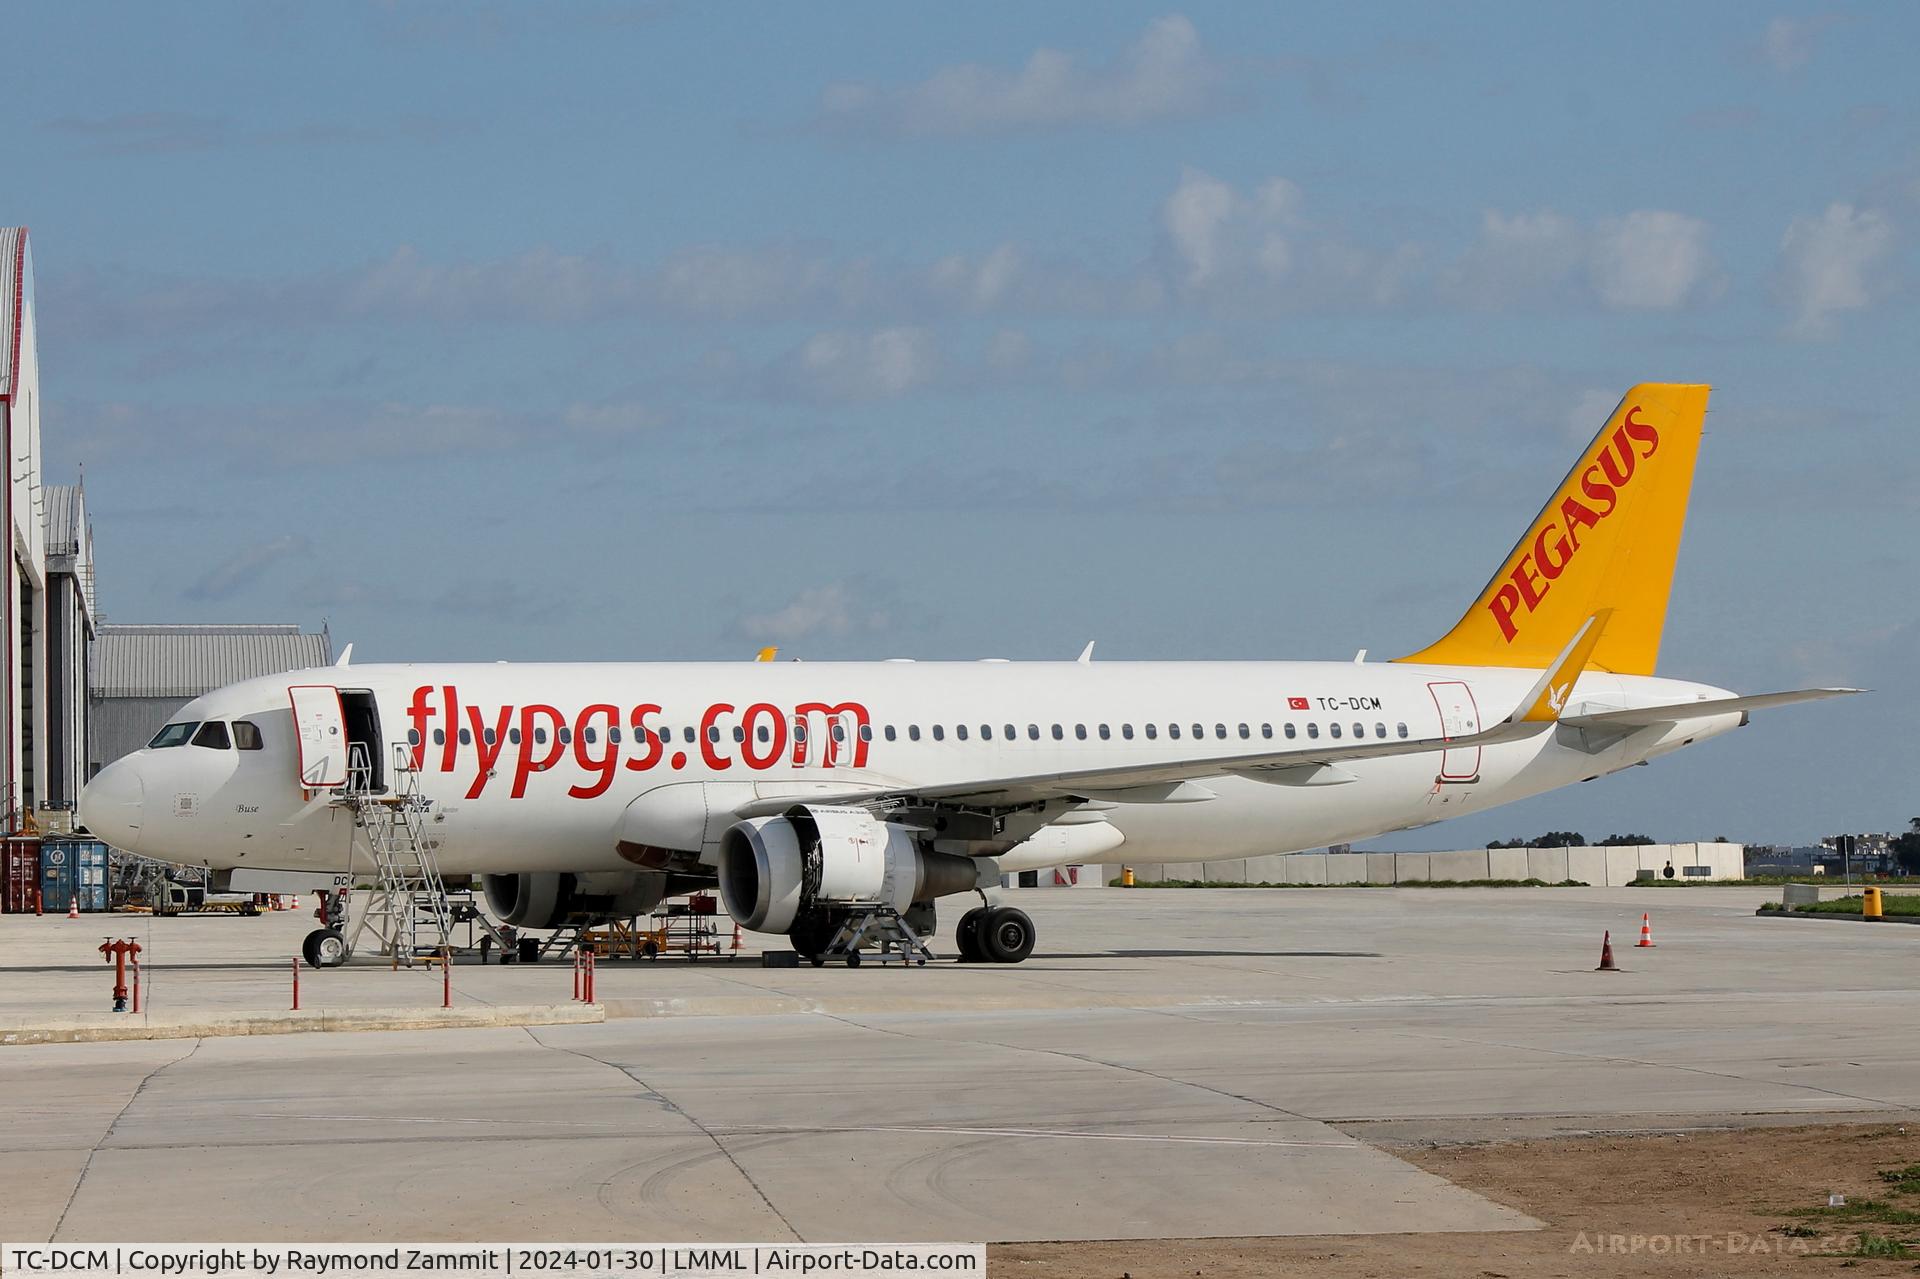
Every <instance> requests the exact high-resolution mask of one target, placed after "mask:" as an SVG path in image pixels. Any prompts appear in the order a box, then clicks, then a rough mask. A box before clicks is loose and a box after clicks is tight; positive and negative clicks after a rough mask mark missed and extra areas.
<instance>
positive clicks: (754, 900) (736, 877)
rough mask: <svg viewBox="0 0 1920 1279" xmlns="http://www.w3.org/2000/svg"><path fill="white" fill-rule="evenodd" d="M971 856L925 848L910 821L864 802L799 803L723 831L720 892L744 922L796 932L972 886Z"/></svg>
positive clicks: (975, 875)
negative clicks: (853, 912) (881, 813)
mask: <svg viewBox="0 0 1920 1279" xmlns="http://www.w3.org/2000/svg"><path fill="white" fill-rule="evenodd" d="M979 875H980V869H979V864H978V863H976V862H975V861H974V859H973V858H971V857H961V856H958V855H956V854H953V853H935V852H928V851H925V850H923V849H921V848H919V847H918V846H917V845H916V844H915V842H914V838H913V832H912V831H911V830H910V829H909V828H908V827H905V826H901V825H897V824H895V823H891V822H883V821H881V820H879V819H878V818H876V817H875V816H874V815H873V814H872V813H869V812H868V811H867V810H866V809H864V808H829V807H825V806H814V805H804V804H803V805H800V806H798V807H795V808H792V809H789V810H788V811H787V813H786V815H785V816H783V817H755V818H749V819H748V820H746V821H743V822H738V823H736V824H734V825H732V826H730V827H728V828H727V830H726V832H725V834H723V835H722V836H721V837H720V867H719V876H720V898H721V900H722V901H723V902H724V903H725V905H726V908H727V913H728V914H729V915H731V916H733V917H734V919H736V920H737V921H739V923H740V925H741V927H743V928H750V929H752V930H753V931H755V932H761V933H792V932H794V931H795V923H796V921H799V922H800V925H801V927H803V928H805V927H807V926H808V925H807V921H808V920H809V919H817V918H819V917H820V916H821V915H822V914H832V913H834V912H835V911H838V910H844V909H846V908H848V907H852V906H857V905H869V904H872V903H875V902H883V903H885V904H887V905H890V906H892V907H893V908H894V909H895V910H898V911H902V912H905V911H906V910H907V908H908V907H909V906H911V905H912V904H913V903H915V902H927V901H932V900H933V899H934V898H936V897H944V896H946V895H947V894H949V893H965V892H971V891H973V889H974V888H975V886H976V885H977V884H978V883H979Z"/></svg>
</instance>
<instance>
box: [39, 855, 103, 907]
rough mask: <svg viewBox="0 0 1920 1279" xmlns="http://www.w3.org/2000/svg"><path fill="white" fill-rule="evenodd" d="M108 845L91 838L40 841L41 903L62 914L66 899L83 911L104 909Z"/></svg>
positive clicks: (66, 902)
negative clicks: (76, 904) (74, 902)
mask: <svg viewBox="0 0 1920 1279" xmlns="http://www.w3.org/2000/svg"><path fill="white" fill-rule="evenodd" d="M107 857H108V854H107V846H106V845H105V844H102V843H100V842H99V841H97V840H90V839H48V840H42V841H41V844H40V892H41V897H42V907H43V909H45V910H46V912H47V913H48V914H49V915H51V914H56V913H58V914H65V913H66V910H67V905H68V903H69V902H73V901H77V902H79V903H80V909H81V910H82V911H104V910H106V909H107Z"/></svg>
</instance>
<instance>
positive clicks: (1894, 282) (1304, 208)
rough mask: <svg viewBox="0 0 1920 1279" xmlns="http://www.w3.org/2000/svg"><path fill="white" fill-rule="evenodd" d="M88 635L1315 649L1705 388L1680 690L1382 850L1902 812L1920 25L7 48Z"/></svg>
mask: <svg viewBox="0 0 1920 1279" xmlns="http://www.w3.org/2000/svg"><path fill="white" fill-rule="evenodd" d="M9 24H10V32H11V36H12V39H11V41H10V43H11V46H12V48H13V49H14V50H15V57H14V58H13V59H12V61H11V64H10V66H11V77H12V82H11V84H10V86H9V87H10V89H11V92H10V93H9V95H8V96H9V100H10V102H11V103H12V104H13V105H12V108H11V114H12V125H13V127H12V128H10V129H9V130H8V147H7V154H8V157H9V159H10V161H11V163H10V165H9V166H8V181H7V182H6V183H5V185H4V187H3V188H0V191H3V192H4V196H5V198H4V201H0V218H4V219H5V220H7V221H10V222H23V223H26V224H28V225H29V226H31V227H32V228H33V234H34V252H35V262H36V266H37V269H38V272H39V280H38V300H39V305H40V325H41V350H42V356H41V361H42V363H41V371H42V384H43V389H44V395H45V405H46V408H45V417H44V421H45V430H46V451H47V455H48V459H49V466H48V471H49V478H51V479H54V480H60V479H64V478H68V477H69V476H70V475H71V473H72V472H73V470H74V469H75V468H76V467H77V466H78V465H80V464H82V463H84V465H85V468H86V482H87V490H88V497H89V501H90V504H91V508H92V511H93V516H94V522H95V530H96V536H97V539H98V554H99V560H100V599H101V604H102V608H103V610H104V611H105V612H106V613H107V615H108V616H109V617H110V618H111V619H114V620H120V621H191V620H243V621H278V620H299V621H302V622H305V623H308V624H310V625H317V624H318V623H319V622H320V621H321V620H322V619H323V618H324V619H326V620H327V621H328V622H329V623H330V625H331V626H332V629H333V632H334V634H335V637H336V641H337V642H344V641H346V640H352V641H354V642H355V643H356V645H357V648H356V653H357V654H358V656H359V657H360V658H361V659H362V660H379V659H389V658H391V659H412V658H422V659H429V658H438V657H444V658H496V657H497V658H537V657H552V658H582V659H611V658H634V659H647V658H663V659H667V658H697V657H714V656H719V657H732V656H740V657H744V656H746V655H747V654H749V653H750V652H751V651H752V650H753V649H754V648H755V647H758V646H759V645H760V644H763V643H779V644H781V645H782V647H783V650H784V652H786V653H787V654H790V655H797V656H805V657H814V658H822V659H824V658H839V657H883V656H891V655H912V656H920V657H927V658H935V657H977V656H1010V657H1062V656H1070V655H1072V654H1073V653H1074V652H1077V651H1078V649H1079V648H1080V646H1081V645H1082V644H1084V643H1085V641H1086V640H1087V639H1089V638H1097V639H1098V640H1099V641H1100V649H1099V652H1100V654H1101V655H1102V656H1105V657H1111V658H1123V657H1124V658H1199V657H1245V658H1251V657H1332V658H1345V657H1350V656H1351V655H1352V654H1353V652H1354V650H1356V649H1358V648H1362V647H1365V648H1368V649H1370V650H1371V651H1372V652H1373V653H1374V654H1375V655H1377V656H1385V655H1391V654H1393V653H1398V652H1404V651H1409V650H1411V649H1414V648H1418V647H1420V646H1421V645H1422V644H1424V643H1425V642H1427V641H1428V640H1429V639H1431V638H1432V637H1433V635H1435V634H1437V633H1438V632H1439V631H1440V630H1441V629H1443V628H1444V627H1445V626H1447V625H1448V624H1449V623H1451V621H1452V620H1453V618H1454V617H1455V616H1457V615H1458V613H1459V611H1460V609H1461V608H1463V607H1464V606H1465V604H1466V603H1467V602H1468V601H1469V599H1470V598H1471V597H1472V595H1473V594H1474V592H1475V591H1476V590H1477V588H1478V587H1479V586H1480V584H1481V583H1482V582H1483V581H1484V580H1485V577H1486V575H1487V573H1488V572H1489V571H1491V569H1492V568H1493V567H1494V564H1495V562H1496V561H1497V560H1498V559H1499V558H1500V557H1501V555H1502V554H1503V553H1504V552H1505V550H1506V548H1507V547H1508V545H1509V544H1510V543H1511V541H1512V539H1513V537H1514V536H1515V535H1516V533H1517V532H1518V530H1519V529H1520V528H1521V527H1522V526H1523V524H1524V522H1525V520H1526V519H1527V518H1528V516H1529V515H1531V513H1532V512H1533V511H1534V510H1535V509H1536V508H1537V506H1538V504H1539V502H1540V500H1541V499H1542V498H1543V497H1544V496H1545V494H1546V492H1547V490H1548V488H1549V487H1550V486H1551V485H1552V484H1553V483H1554V482H1555V481H1556V480H1557V479H1558V478H1559V477H1560V475H1561V473H1562V472H1563V470H1564V469H1565V466H1566V464H1567V463H1568V461H1569V460H1570V459H1571V456H1572V453H1573V451H1574V450H1575V449H1576V448H1578V447H1579V445H1580V444H1581V443H1582V442H1583V441H1584V440H1585V439H1586V438H1587V437H1588V436H1589V435H1590V434H1591V433H1592V432H1593V430H1594V429H1595V427H1596V426H1597V425H1598V423H1599V420H1600V418H1601V416H1602V415H1603V414H1604V413H1605V411H1606V410H1607V408H1609V407H1610V406H1611V405H1612V403H1613V402H1614V400H1616V399H1617V398H1618V396H1619V394H1620V392H1621V391H1622V390H1623V389H1624V388H1625V387H1626V386H1627V385H1629V384H1630V383H1632V382H1634V381H1637V380H1644V379H1674V380H1688V381H1696V380H1697V381H1710V382H1712V383H1714V384H1715V386H1716V388H1717V389H1716V392H1715V395H1714V401H1713V414H1712V417H1711V418H1710V420H1709V435H1708V438H1707V441H1706V445H1705V448H1704V450H1703V453H1702V457H1701V464H1700V472H1699V477H1698V480H1697V483H1696V488H1695V498H1694V505H1693V511H1692V515H1691V517H1690V522H1689V526H1688V533H1687V540H1686V544H1685V545H1684V547H1683V549H1682V552H1681V567H1680V572H1679V577H1678V580H1677V582H1676V588H1675V599H1674V604H1673V609H1672V612H1671V614H1670V618H1669V627H1668V632H1667V641H1666V646H1665V650H1664V652H1663V657H1662V669H1663V672H1667V673H1672V674H1676V675H1681V676H1686V677H1691V678H1699V679H1706V680H1711V681H1714V682H1717V683H1721V684H1725V685H1729V686H1732V687H1736V688H1741V689H1752V690H1762V689H1768V688H1776V687H1795V686H1799V685H1803V684H1808V683H1835V682H1848V683H1859V684H1865V685H1870V686H1873V687H1874V688H1876V689H1877V690H1879V691H1878V692H1877V694H1876V696H1874V697H1873V698H1871V699H1855V700H1854V701H1851V702H1848V703H1845V704H1840V705H1833V704H1829V705H1825V706H1820V707H1813V708H1804V709H1797V710H1789V711H1785V712H1778V713H1775V714H1773V715H1769V716H1765V717H1762V718H1761V719H1760V721H1759V723H1758V724H1757V725H1756V726H1755V727H1754V728H1753V729H1750V730H1749V731H1747V732H1744V733H1740V734H1736V735H1734V736H1733V737H1732V738H1730V739H1727V740H1725V741H1722V742H1718V743H1714V744H1712V745H1709V746H1707V747H1705V748H1703V749H1701V750H1699V751H1697V752H1688V753H1686V754H1683V755H1681V756H1679V757H1676V758H1674V759H1672V760H1669V761H1665V762H1663V763H1662V764H1661V765H1660V766H1659V767H1657V768H1651V769H1644V770H1634V771H1633V772H1632V773H1631V775H1629V776H1626V777H1621V778H1616V779H1612V780H1609V781H1607V782H1605V783H1601V784H1596V785H1594V786H1590V787H1581V788H1577V789H1576V790H1575V791H1573V792H1569V793H1564V794H1561V795H1557V796H1550V797H1547V798H1545V799H1542V800H1537V801H1533V802H1530V803H1528V804H1526V805H1522V806H1518V807H1515V808H1512V809H1508V810H1503V811H1501V812H1499V813H1495V814H1492V815H1490V816H1488V817H1485V818H1473V819H1468V820H1466V821H1463V822H1457V823H1455V824H1454V825H1453V826H1452V828H1451V829H1450V830H1449V831H1446V832H1444V833H1443V832H1438V831H1432V832H1423V833H1419V834H1416V835H1412V836H1406V837H1402V839H1401V841H1400V844H1399V846H1402V847H1418V846H1429V845H1432V844H1434V843H1435V842H1436V841H1439V842H1443V843H1472V842H1480V841H1483V840H1484V839H1486V838H1490V837H1494V836H1504V835H1507V834H1512V833H1531V832H1534V831H1537V830H1540V829H1544V828H1546V827H1548V826H1553V827H1562V826H1571V827H1575V828H1577V829H1581V830H1583V831H1585V832H1586V833H1588V834H1589V835H1595V836H1597V835H1602V834H1606V833H1609V832H1611V831H1615V830H1621V831H1625V830H1645V831H1647V832H1649V833H1651V834H1654V835H1656V836H1660V837H1670V838H1675V839H1690V838H1712V837H1713V836H1715V835H1719V834H1725V835H1728V836H1729V837H1732V838H1736V839H1749V840H1767V839H1796V840H1800V839H1808V838H1812V837H1816V836H1818V835H1820V834H1823V833H1827V832H1830V831H1833V830H1836V829H1840V828H1842V827H1848V828H1853V829H1881V828H1885V827H1888V826H1895V825H1899V824H1903V823H1904V822H1905V820H1906V818H1907V817H1909V816H1911V815H1913V814H1914V813H1916V812H1920V794H1917V793H1916V790H1917V789H1920V788H1916V786H1915V778H1916V776H1920V750H1916V747H1915V745H1914V742H1913V737H1914V735H1913V732H1912V716H1913V713H1914V710H1915V700H1916V694H1917V693H1920V676H1916V674H1915V670H1916V666H1917V665H1920V603H1917V602H1916V592H1915V585H1916V583H1920V553H1917V552H1916V545H1917V544H1920V537H1917V536H1916V534H1920V444H1917V443H1916V440H1915V435H1914V428H1915V426H1916V425H1920V423H1917V422H1916V414H1915V410H1914V408H1913V405H1914V404H1915V400H1916V397H1915V392H1916V390H1920V371H1916V366H1915V361H1914V358H1913V352H1914V351H1915V350H1916V349H1920V340H1917V339H1920V327H1917V326H1916V324H1915V290H1914V267H1915V244H1916V227H1917V226H1920V95H1916V94H1915V92H1914V90H1913V87H1912V79H1911V68H1910V65H1909V64H1910V54H1911V50H1912V49H1913V48H1915V47H1920V10H1916V9H1914V8H1913V7H1911V6H1903V5H1887V6H1880V7H1864V6H1856V7H1847V8H1826V7H1790V6H1781V7H1779V8H1774V9H1769V8H1766V7H1764V6H1756V5H1752V4H1745V3H1742V4H1705V3H1702V4H1691V5H1684V6H1666V5H1635V4H1616V5H1607V6H1598V5H1595V6H1590V7H1586V8H1580V9H1575V8H1570V7H1568V6H1540V5H1512V6H1506V5H1474V6H1468V7H1465V8H1458V7H1453V8H1445V7H1435V6H1426V5H1377V6H1368V7H1367V8H1365V9H1364V10H1354V9H1349V8H1343V7H1340V6H1299V7H1293V8H1283V7H1278V6H1244V5H1233V6H1227V5H1222V6H1209V5H1187V6H1182V7H1178V8H1175V7H1169V6H1166V5H1134V4H1117V3H1103V4H1084V5H1079V4H1056V5H1048V6H1032V5H1018V6H1014V5H991V4H989V5H972V6H953V7H950V8H945V9H934V8H931V7H921V6H902V5H893V4H865V5H856V4H842V5H838V6H833V7H830V8H822V7H818V6H797V5H772V4H766V5H738V6H731V7H721V6H701V5H683V4H648V5H632V6H626V5H612V4H587V3H582V4H573V5H565V6H544V7H534V6H525V7H515V6H491V5H485V4H464V3H461V4H455V3H445V4H434V3H422V4H380V5H365V6H355V5H348V4H341V5H330V6H294V5H262V4H235V5H229V6H214V5H202V6H198V7H194V8H183V7H177V6H166V7H161V6H134V5H126V6H118V7H114V6H71V5H54V4H27V5H24V6H20V7H18V8H16V9H15V10H13V12H12V15H11V16H10V18H9Z"/></svg>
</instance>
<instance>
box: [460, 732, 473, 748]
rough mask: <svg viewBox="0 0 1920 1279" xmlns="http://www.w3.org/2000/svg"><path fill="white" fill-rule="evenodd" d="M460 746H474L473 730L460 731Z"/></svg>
mask: <svg viewBox="0 0 1920 1279" xmlns="http://www.w3.org/2000/svg"><path fill="white" fill-rule="evenodd" d="M460 744H461V745H462V746H471V745H473V732H472V730H471V729H465V728H463V729H461V730H460Z"/></svg>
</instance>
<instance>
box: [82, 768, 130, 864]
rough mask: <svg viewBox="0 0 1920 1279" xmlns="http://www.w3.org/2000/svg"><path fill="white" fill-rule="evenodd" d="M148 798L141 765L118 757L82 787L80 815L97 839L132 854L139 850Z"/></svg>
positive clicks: (83, 823)
mask: <svg viewBox="0 0 1920 1279" xmlns="http://www.w3.org/2000/svg"><path fill="white" fill-rule="evenodd" d="M145 800H146V787H145V786H144V785H142V784H141V781H140V770H139V768H138V767H136V766H135V764H134V762H133V761H132V760H130V759H120V760H115V761H114V762H113V763H111V764H108V765H107V766H106V767H105V768H103V769H101V770H100V772H99V774H98V775H97V776H96V777H95V778H94V779H93V780H92V781H90V782H88V783H87V784H86V785H85V786H84V787H82V788H81V790H80V807H79V811H78V813H77V814H76V815H77V816H78V817H79V819H80V824H81V825H83V826H85V827H86V828H87V829H88V830H90V831H92V832H93V834H94V836H95V837H96V838H98V839H102V840H105V841H106V842H107V843H109V844H112V845H113V846H114V847H115V848H123V849H125V850H126V851H128V852H130V853H131V852H135V851H137V845H138V842H139V839H140V809H141V806H142V804H143V803H144V801H145Z"/></svg>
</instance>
